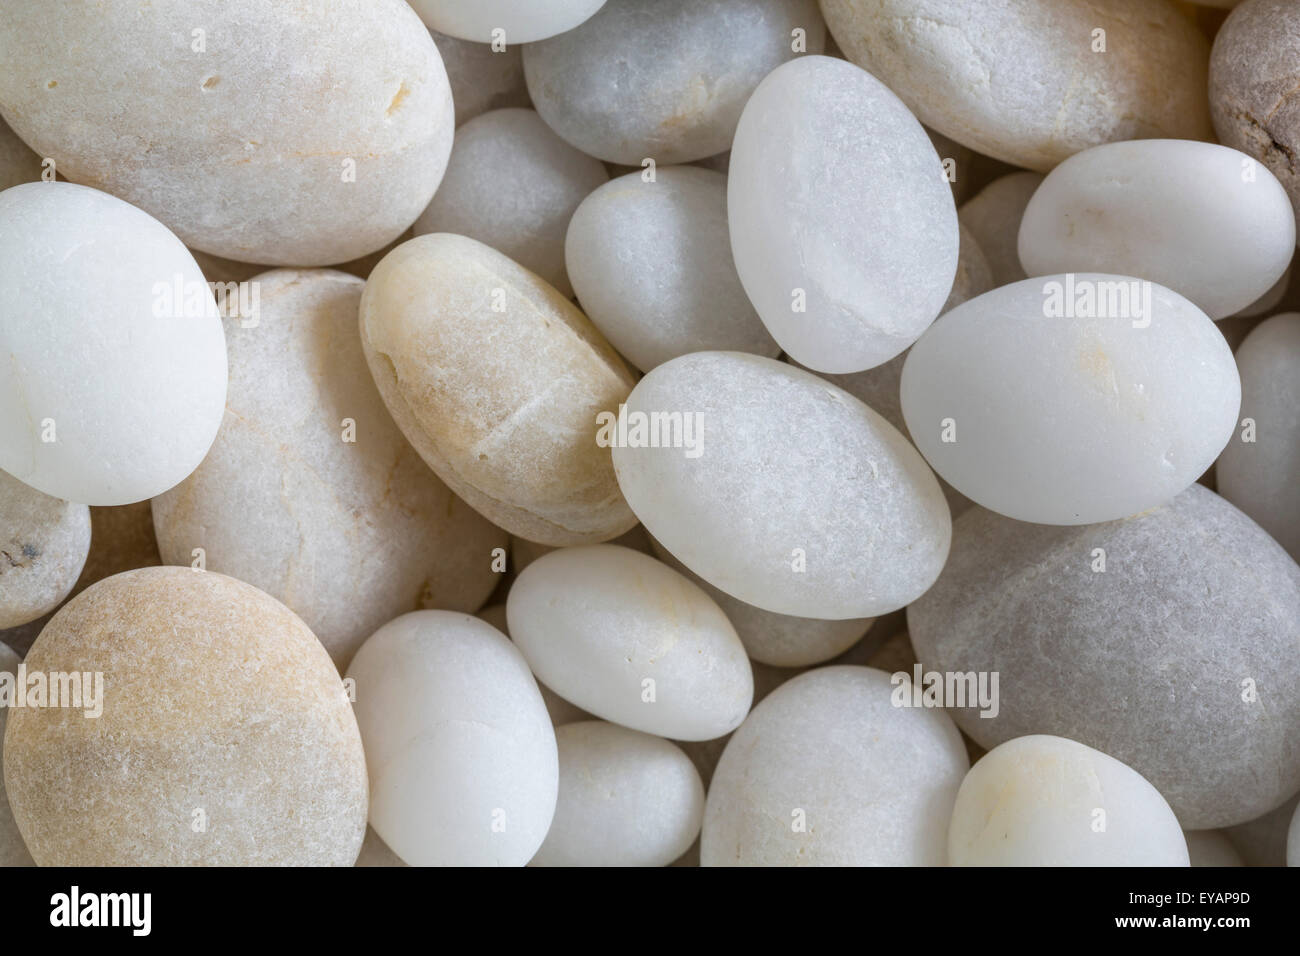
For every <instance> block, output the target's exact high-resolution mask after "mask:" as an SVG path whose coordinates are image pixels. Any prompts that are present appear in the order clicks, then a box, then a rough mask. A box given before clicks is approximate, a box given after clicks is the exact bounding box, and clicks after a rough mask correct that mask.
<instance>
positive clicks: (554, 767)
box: [348, 611, 559, 866]
mask: <svg viewBox="0 0 1300 956" xmlns="http://www.w3.org/2000/svg"><path fill="white" fill-rule="evenodd" d="M348 677H349V678H351V679H353V680H354V681H355V682H356V703H355V710H356V715H357V724H358V725H359V726H360V728H361V739H362V742H363V743H364V745H365V748H366V765H367V767H368V768H369V771H370V825H371V826H373V827H374V828H375V832H376V833H378V834H379V836H380V838H381V839H382V840H383V841H384V842H385V843H386V844H388V846H389V847H391V848H392V850H393V852H394V853H396V854H397V855H398V856H399V857H401V859H402V860H403V861H404V862H406V863H409V864H410V865H412V866H494V865H495V866H523V865H524V864H525V863H527V862H528V860H529V859H530V858H531V857H532V855H533V854H534V853H535V852H536V851H537V848H538V847H539V846H541V845H542V840H543V839H544V838H545V836H546V830H547V828H548V827H549V826H550V824H551V816H552V815H553V814H554V812H555V796H556V791H557V787H558V779H559V764H558V757H557V754H556V747H555V732H554V731H553V730H552V729H551V721H550V719H549V718H548V717H547V715H546V707H545V705H543V703H542V695H541V694H540V693H538V691H537V683H536V682H535V681H534V680H533V676H532V674H531V673H529V671H528V665H527V664H526V663H524V658H523V655H522V654H520V653H519V651H518V649H516V648H515V646H514V645H513V644H511V643H510V640H509V639H508V638H507V637H506V636H505V635H504V634H502V633H501V632H500V631H498V630H497V629H496V628H494V627H492V626H491V625H490V624H485V623H484V622H483V621H480V620H478V619H477V618H473V617H470V616H469V615H468V614H457V613H455V612H452V611H415V612H413V613H411V614H404V615H402V616H401V617H399V618H397V619H396V620H394V621H390V622H389V623H388V624H385V625H384V626H383V627H381V628H380V629H379V630H378V631H376V632H375V633H374V636H372V637H371V638H370V640H368V641H366V643H365V644H363V645H362V647H361V650H359V651H358V652H357V655H356V657H354V658H353V660H352V666H351V667H349V668H348Z"/></svg>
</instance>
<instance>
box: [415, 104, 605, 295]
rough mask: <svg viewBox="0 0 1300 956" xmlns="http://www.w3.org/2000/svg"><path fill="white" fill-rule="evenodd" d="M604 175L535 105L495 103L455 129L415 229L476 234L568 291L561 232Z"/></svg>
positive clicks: (419, 232)
mask: <svg viewBox="0 0 1300 956" xmlns="http://www.w3.org/2000/svg"><path fill="white" fill-rule="evenodd" d="M608 180H609V174H608V173H606V172H605V164H604V163H602V162H601V161H600V160H598V159H592V158H591V157H590V156H587V155H585V154H583V153H580V152H578V151H577V150H576V149H574V148H573V147H572V146H570V145H569V144H568V143H566V142H565V141H564V140H562V139H560V137H558V136H556V135H555V134H554V133H553V132H551V130H550V127H548V126H547V125H546V124H545V123H543V122H542V119H541V117H540V116H538V115H537V114H536V113H535V112H534V111H533V110H524V109H506V110H492V111H491V112H488V113H484V114H482V115H481V116H478V117H475V118H474V119H472V120H470V121H469V122H468V123H466V124H465V125H464V126H462V127H461V128H460V129H458V130H456V140H455V143H454V144H453V145H452V149H451V159H450V160H448V162H447V173H446V175H445V176H443V179H442V185H441V186H439V187H438V191H437V192H436V193H434V196H433V199H432V200H431V201H430V202H429V205H428V207H427V208H426V209H425V210H424V212H422V213H420V218H419V219H417V220H415V227H414V231H415V235H417V236H423V235H426V234H427V233H433V232H451V233H455V234H456V235H460V236H469V237H470V238H471V239H477V240H478V241H479V242H482V243H484V244H486V245H489V246H491V247H492V248H493V249H495V250H497V252H501V253H504V254H505V255H507V256H509V257H510V258H511V259H513V260H515V262H517V263H519V264H520V265H521V266H523V267H524V268H525V269H529V270H531V271H532V272H535V273H536V274H537V275H539V276H541V278H543V279H545V280H546V281H547V282H549V283H550V284H551V285H553V286H555V288H556V289H557V290H559V291H560V293H561V294H563V295H564V296H565V297H566V298H568V297H572V295H573V286H572V285H571V284H570V283H569V277H568V274H567V273H566V271H565V268H564V233H565V230H566V229H568V227H569V217H570V216H572V215H573V211H574V210H575V209H577V208H578V204H579V203H580V202H582V200H583V198H584V197H585V196H586V195H587V194H588V193H590V192H591V191H592V190H593V189H595V188H596V187H597V186H600V185H602V184H603V183H605V182H607V181H608Z"/></svg>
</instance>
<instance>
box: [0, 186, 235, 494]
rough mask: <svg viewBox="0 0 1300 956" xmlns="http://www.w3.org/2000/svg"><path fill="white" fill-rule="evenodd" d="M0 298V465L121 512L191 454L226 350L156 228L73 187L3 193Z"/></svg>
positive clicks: (194, 461)
mask: <svg viewBox="0 0 1300 956" xmlns="http://www.w3.org/2000/svg"><path fill="white" fill-rule="evenodd" d="M0 303H3V304H2V305H0V354H4V355H6V356H7V360H6V372H5V374H4V375H3V376H2V377H0V468H3V469H4V470H5V471H7V472H9V473H10V474H12V475H13V476H14V477H16V478H18V479H19V480H20V481H22V482H24V483H26V484H29V485H31V486H32V487H33V488H36V489H37V490H39V491H43V492H45V493H46V494H47V495H52V496H53V497H55V498H64V499H66V500H68V501H75V502H79V503H82V504H88V505H122V504H129V503H131V502H133V501H141V500H143V499H145V498H152V497H153V496H154V495H157V494H160V493H161V492H164V491H166V490H167V489H168V488H170V487H172V486H173V485H175V484H176V483H177V482H179V481H180V480H181V479H183V478H184V477H185V476H186V475H188V474H189V473H190V472H192V471H193V470H194V469H195V467H196V466H197V465H198V463H199V462H200V461H202V460H203V456H204V455H205V454H207V451H208V448H209V446H211V444H212V439H213V438H214V437H216V434H217V428H218V427H219V426H220V424H221V416H222V413H223V411H224V410H225V401H226V342H225V338H224V336H223V333H222V329H221V320H220V318H219V316H218V314H217V311H216V304H215V302H214V301H213V298H212V293H211V291H210V290H209V289H208V286H207V284H206V282H205V281H204V278H203V274H202V273H201V272H200V271H199V267H198V266H197V265H196V264H195V262H194V257H193V256H191V255H190V253H189V251H188V250H186V248H185V246H184V245H182V244H181V241H180V240H179V239H177V238H176V237H175V236H174V235H172V234H171V233H170V232H168V231H167V229H166V227H165V226H163V225H162V224H161V223H159V222H158V221H157V220H155V219H153V218H152V217H150V216H149V215H148V214H147V213H144V212H142V211H141V210H139V209H136V208H135V207H134V206H132V205H130V204H129V203H125V202H122V200H120V199H115V198H114V197H112V196H110V195H108V194H107V193H102V192H99V191H98V190H95V189H89V188H87V187H85V186H75V185H73V184H71V183H57V182H56V183H44V182H42V183H27V184H24V185H21V186H15V187H13V188H12V189H8V190H6V191H5V192H3V193H0ZM191 313H197V314H191ZM38 317H39V318H38Z"/></svg>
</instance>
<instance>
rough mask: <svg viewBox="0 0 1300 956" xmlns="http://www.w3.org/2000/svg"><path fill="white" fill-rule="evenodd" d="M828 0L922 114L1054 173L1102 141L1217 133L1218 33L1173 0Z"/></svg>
mask: <svg viewBox="0 0 1300 956" xmlns="http://www.w3.org/2000/svg"><path fill="white" fill-rule="evenodd" d="M821 8H822V14H823V15H824V16H825V18H826V25H827V27H828V28H829V29H830V32H831V35H832V36H834V37H835V39H836V41H838V43H839V45H840V47H841V48H842V49H843V50H844V54H845V56H847V57H848V58H849V60H851V61H852V62H854V63H856V64H857V65H858V66H861V67H863V68H864V69H866V70H868V71H870V72H871V73H873V74H874V75H875V76H877V77H878V78H879V79H880V80H881V81H883V82H884V83H885V84H886V85H887V86H889V87H890V88H891V89H892V90H893V91H894V92H895V93H897V94H898V96H899V97H900V98H901V99H902V100H903V102H904V103H906V104H907V105H908V106H909V107H910V108H911V110H912V112H914V113H915V114H916V116H917V118H918V119H919V120H920V121H921V122H922V123H925V124H926V125H927V126H930V127H933V128H934V129H935V130H937V131H939V132H940V133H943V134H944V135H945V136H949V137H951V138H952V139H955V140H956V141H957V142H959V143H962V144H964V145H966V146H969V147H971V148H972V149H975V150H977V151H979V152H981V153H984V154H986V155H988V156H993V157H995V158H997V159H1001V160H1004V161H1006V162H1008V163H1013V164H1014V165H1017V166H1024V167H1026V168H1029V169H1036V170H1039V171H1040V172H1046V171H1047V170H1049V169H1051V168H1052V167H1053V166H1055V165H1056V164H1057V163H1059V162H1061V160H1063V159H1065V158H1066V157H1068V156H1072V155H1073V154H1074V153H1077V152H1079V151H1080V150H1082V149H1087V148H1088V147H1089V146H1097V145H1099V144H1101V143H1110V142H1114V141H1116V140H1124V139H1153V138H1170V139H1208V138H1209V136H1210V134H1211V129H1210V116H1209V105H1208V103H1207V101H1206V94H1205V90H1206V71H1207V63H1208V59H1209V44H1208V43H1207V42H1206V40H1205V37H1204V36H1203V35H1202V34H1201V32H1200V31H1199V30H1198V29H1197V28H1196V27H1195V25H1193V24H1192V23H1190V22H1188V20H1187V19H1186V18H1184V17H1182V16H1181V15H1180V14H1179V13H1178V12H1177V10H1175V9H1174V7H1173V6H1172V5H1171V4H1169V3H1166V2H1164V0H1051V2H1047V0H821ZM1097 31H1102V32H1101V33H1100V34H1099V33H1098V32H1097ZM1102 44H1104V47H1103V46H1102Z"/></svg>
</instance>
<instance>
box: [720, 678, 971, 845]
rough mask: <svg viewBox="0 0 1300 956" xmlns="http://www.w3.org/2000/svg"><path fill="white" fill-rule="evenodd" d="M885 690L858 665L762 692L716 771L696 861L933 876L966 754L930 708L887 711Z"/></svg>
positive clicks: (889, 689)
mask: <svg viewBox="0 0 1300 956" xmlns="http://www.w3.org/2000/svg"><path fill="white" fill-rule="evenodd" d="M904 686H905V687H907V686H910V685H904ZM894 690H895V687H894V686H892V684H891V679H890V675H888V674H886V673H885V672H884V671H879V670H875V669H874V668H869V667H824V668H819V669H817V670H813V671H809V672H808V673H806V674H802V675H800V676H799V677H796V678H794V679H793V680H789V681H787V682H786V683H784V684H782V685H781V686H780V687H778V688H777V689H776V690H774V691H773V692H772V693H771V694H770V695H769V696H768V697H767V698H766V699H765V700H764V701H763V702H762V703H761V704H759V705H758V706H757V707H756V708H754V712H753V713H752V714H751V715H750V716H749V718H748V719H746V721H745V722H744V723H743V724H741V726H740V729H739V730H737V731H736V733H735V734H733V735H732V737H731V740H730V742H729V743H728V744H727V749H726V750H725V751H724V752H723V754H722V759H721V760H720V761H719V762H718V767H717V770H716V771H715V772H714V774H713V781H712V783H711V784H710V785H709V796H708V801H707V803H706V805H705V810H704V829H703V833H702V834H701V838H700V840H701V842H700V863H701V864H702V865H703V866H819V865H820V866H942V865H943V863H944V858H945V848H944V824H945V822H946V821H947V819H948V817H949V815H950V814H951V813H952V806H953V800H954V799H955V797H956V795H957V788H958V786H959V785H960V784H961V779H962V775H963V774H965V773H966V769H967V767H968V766H969V761H968V760H967V757H966V748H965V745H964V744H963V743H962V740H961V735H960V734H959V733H958V732H957V728H956V727H955V726H954V725H953V723H952V721H951V720H950V719H949V718H948V716H947V715H946V714H945V713H944V712H943V711H942V710H938V709H927V708H922V707H916V708H907V707H896V706H894V704H893V702H892V697H893V693H894Z"/></svg>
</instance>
